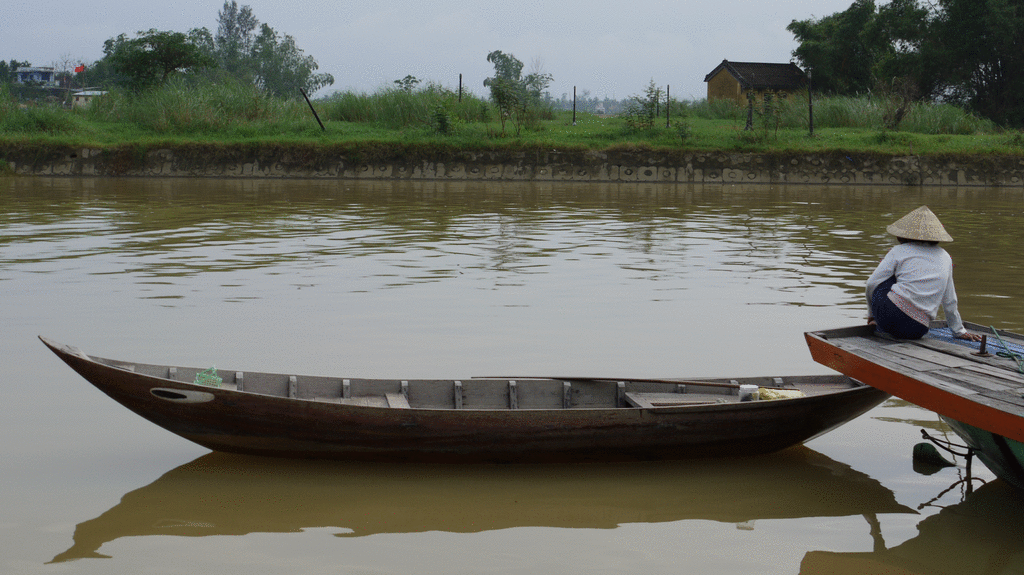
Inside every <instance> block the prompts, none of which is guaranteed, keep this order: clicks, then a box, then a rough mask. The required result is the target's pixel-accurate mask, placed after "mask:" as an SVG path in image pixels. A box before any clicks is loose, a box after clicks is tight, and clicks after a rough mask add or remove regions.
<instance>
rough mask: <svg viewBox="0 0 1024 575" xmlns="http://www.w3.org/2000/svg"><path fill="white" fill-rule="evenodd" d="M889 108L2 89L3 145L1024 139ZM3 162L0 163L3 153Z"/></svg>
mask: <svg viewBox="0 0 1024 575" xmlns="http://www.w3.org/2000/svg"><path fill="white" fill-rule="evenodd" d="M887 106H890V107H891V104H889V103H887V102H886V101H884V100H881V99H870V98H866V97H864V98H815V109H814V110H815V115H814V117H815V131H814V137H810V136H809V135H808V122H807V100H806V98H801V97H794V98H792V99H790V100H787V101H780V102H779V103H778V106H777V107H776V111H775V112H772V113H767V114H766V113H763V111H761V110H758V111H757V113H755V114H754V119H753V124H754V129H752V130H745V129H744V127H745V125H746V120H747V109H746V108H745V107H741V106H736V105H735V104H732V103H731V102H726V101H712V102H708V101H703V100H702V101H698V102H675V103H674V105H673V109H672V118H671V122H672V125H671V126H668V127H666V126H665V119H664V116H662V118H660V119H659V120H657V121H656V122H655V127H654V128H652V129H649V130H644V131H639V132H638V131H631V130H630V129H629V128H628V126H627V125H626V122H625V121H624V120H623V119H622V118H619V117H614V116H609V117H606V116H596V115H592V114H587V113H577V114H576V122H575V123H573V121H572V113H571V112H568V111H557V112H556V111H551V110H542V112H543V113H542V114H539V115H538V118H539V119H538V120H536V121H534V122H532V123H531V124H530V125H529V126H527V127H526V128H524V129H523V130H522V132H521V133H520V134H519V135H518V136H514V137H513V136H510V135H506V136H502V133H501V126H500V123H499V122H498V118H497V110H496V109H495V108H494V106H492V105H491V104H490V103H489V102H488V101H487V100H485V99H483V98H480V97H478V96H476V95H473V94H464V95H463V98H462V101H461V102H460V101H459V99H458V96H457V94H454V93H453V92H452V91H450V90H448V89H446V88H443V87H440V86H437V85H433V84H430V85H428V86H426V87H425V88H422V89H419V90H415V91H412V92H407V91H403V90H398V89H384V90H380V91H378V92H376V93H373V94H360V93H351V92H348V93H336V94H334V95H332V96H329V97H327V98H322V99H319V100H317V101H315V102H314V107H315V109H316V111H317V114H318V115H319V117H320V119H321V120H322V121H323V122H324V125H325V127H326V130H321V129H320V126H319V125H318V124H317V122H316V120H315V119H314V117H313V114H312V113H311V111H310V109H309V107H308V105H307V104H306V102H305V101H304V100H303V99H301V98H299V99H291V100H282V99H277V98H271V97H268V96H266V95H265V94H263V93H261V92H259V91H258V90H256V89H254V88H252V87H250V86H244V85H236V84H230V83H228V84H219V85H214V84H205V85H198V86H196V85H187V84H184V83H172V84H169V85H167V86H165V87H163V88H161V89H159V90H155V91H152V92H147V93H144V94H141V95H133V94H130V93H121V92H113V93H111V94H109V95H108V96H106V97H104V98H102V99H99V100H97V101H95V102H94V104H93V106H92V107H91V108H89V109H87V110H67V109H64V108H61V107H59V106H52V105H27V106H26V105H23V104H18V103H15V102H14V101H13V100H12V99H11V97H10V95H9V94H8V93H7V92H6V91H4V90H3V88H2V87H0V144H3V145H4V147H6V148H8V149H11V148H12V147H13V148H18V147H20V146H33V147H38V146H43V147H45V146H72V147H124V146H136V147H139V148H152V147H156V146H161V145H172V146H190V145H195V146H212V145H226V146H233V147H236V148H237V147H238V146H239V145H241V146H264V147H266V146H282V145H284V146H306V147H308V146H314V147H315V146H320V147H327V148H332V147H334V148H337V147H339V146H340V147H343V148H345V149H354V148H355V147H358V146H363V147H370V148H373V147H374V146H383V147H384V148H388V149H392V150H394V149H400V148H403V147H404V149H410V150H411V149H419V150H423V149H429V148H438V149H452V150H494V149H504V150H513V151H514V150H516V149H519V148H522V149H534V150H536V149H543V148H552V149H563V150H615V149H618V150H645V149H652V150H656V149H664V150H672V151H675V152H679V151H701V152H703V151H707V152H713V151H725V152H784V153H792V152H797V153H803V152H808V153H814V152H837V151H839V152H848V153H859V152H870V153H880V154H890V155H892V154H895V155H908V154H917V155H927V154H952V155H974V154H1003V155H1022V154H1024V135H1022V134H1021V133H1020V132H1006V131H1003V130H1000V129H999V128H998V127H996V126H995V125H993V124H992V123H991V122H987V121H985V120H981V119H979V118H977V117H975V116H972V115H970V114H967V113H966V112H964V111H962V110H960V109H959V108H956V107H954V106H950V105H927V104H914V105H913V106H911V107H910V109H909V111H908V112H907V115H906V117H905V118H904V120H903V121H902V123H901V124H900V126H899V130H898V131H895V130H886V129H883V126H884V121H883V118H884V115H885V113H886V110H887V109H888V108H887ZM0 159H2V158H0Z"/></svg>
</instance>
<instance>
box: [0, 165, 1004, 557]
mask: <svg viewBox="0 0 1024 575" xmlns="http://www.w3.org/2000/svg"><path fill="white" fill-rule="evenodd" d="M922 204H926V205H928V206H930V207H931V208H932V209H933V210H934V211H935V212H936V213H937V214H938V215H939V217H940V218H942V220H943V222H944V223H945V224H946V227H947V229H948V230H949V232H950V233H951V234H952V235H953V236H954V238H955V239H956V241H955V242H953V243H952V244H949V245H948V248H947V249H948V251H949V252H950V253H951V255H952V256H953V258H954V261H955V263H956V284H957V289H958V293H959V296H960V309H961V312H962V315H963V316H964V317H965V318H966V319H968V320H971V321H975V322H977V323H982V324H986V325H994V326H996V327H999V328H1005V329H1011V330H1014V331H1021V330H1024V299H1022V288H1021V286H1022V285H1024V270H1022V266H1021V264H1020V256H1019V246H1020V245H1021V237H1022V234H1021V231H1020V230H1021V226H1020V222H1021V214H1022V211H1024V198H1022V193H1021V192H1019V191H1016V192H1015V191H1012V190H1007V189H981V188H971V189H966V190H957V189H950V188H944V189H928V188H869V187H839V186H832V187H814V186H792V187H770V186H752V187H740V186H696V187H694V186H678V185H639V184H631V185H614V184H595V185H592V184H530V183H493V182H465V183H451V182H417V183H410V182H343V181H305V180H280V181H266V180H263V181H261V180H219V179H88V178H78V179H60V178H0V325H2V326H3V328H2V329H0V365H2V371H0V373H2V377H3V383H4V392H5V393H4V397H3V407H2V410H3V417H2V418H0V435H2V437H4V442H3V444H2V447H0V487H2V489H3V491H2V492H3V494H4V495H3V496H2V498H0V572H2V573H65V572H71V573H180V572H195V571H203V572H216V573H247V574H248V573H275V572H290V573H321V572H325V571H329V572H341V573H386V574H391V573H418V574H422V573H446V574H449V573H588V574H589V573H640V572H643V573H679V572H694V573H698V572H699V573H866V572H872V570H873V569H874V570H876V571H877V570H878V569H879V568H880V567H879V566H885V568H887V569H890V570H891V569H897V570H898V569H903V571H900V572H920V573H972V572H978V573H982V572H985V573H1010V572H1019V571H1020V570H1021V569H1022V567H1024V537H1022V536H1021V535H1022V534H1021V533H1020V531H1021V527H1020V526H1021V525H1022V524H1024V521H1022V520H1024V498H1022V496H1021V495H1020V494H1019V493H1017V492H1015V491H1013V490H1011V489H1008V488H1007V487H1006V486H1005V485H1003V484H1002V482H1000V481H997V480H993V477H992V475H991V473H989V472H988V471H987V470H985V469H984V468H983V467H982V466H981V465H980V464H979V463H978V462H975V463H974V466H973V467H974V469H973V470H974V472H975V473H974V477H975V480H974V482H973V483H974V486H975V492H974V493H972V494H971V495H970V496H966V493H965V488H964V484H962V483H960V484H957V482H958V481H959V480H961V479H963V477H964V473H965V470H964V467H963V463H964V462H963V461H962V460H959V459H958V460H957V462H958V463H959V466H957V467H951V468H946V469H942V470H938V471H934V470H915V469H914V466H913V464H912V462H911V458H910V454H911V450H912V448H913V445H914V444H915V443H917V442H918V441H920V430H921V429H922V428H924V429H928V430H930V432H932V433H938V434H941V433H942V430H943V428H942V425H941V424H940V423H939V422H938V421H937V418H936V416H935V415H934V414H933V413H931V412H928V411H925V410H922V409H920V408H918V407H916V406H913V405H909V404H906V403H904V402H901V401H898V400H890V401H889V402H886V403H885V404H883V405H882V406H880V407H878V408H876V409H875V410H873V411H871V412H869V413H868V414H866V415H865V416H862V417H861V418H858V419H857V420H855V421H853V422H851V423H849V424H847V425H846V426H844V427H842V428H840V429H838V430H836V431H834V432H832V433H830V434H827V435H825V436H823V437H820V438H817V439H815V440H813V441H811V442H809V443H808V444H807V445H806V446H805V447H800V448H795V449H791V450H787V451H784V452H781V453H778V454H774V455H769V456H762V457H753V458H733V457H725V458H721V459H706V460H686V461H676V462H656V463H648V464H630V465H623V464H607V465H605V464H586V465H569V466H557V465H505V466H443V465H382V464H375V465H371V464H358V463H339V462H334V463H327V462H316V461H287V460H273V459H263V458H253V457H242V456H234V455H225V454H217V453H210V452H208V451H207V450H205V449H203V448H201V447H198V446H196V445H193V444H191V443H188V442H187V441H185V440H182V439H180V438H178V437H176V436H173V435H171V434H169V433H167V432H165V431H163V430H161V429H159V428H157V427H155V426H153V425H152V424H150V423H148V422H146V421H145V420H143V419H142V418H140V417H138V416H136V415H134V414H133V413H130V412H129V411H127V410H126V409H124V408H122V407H120V406H119V405H117V404H115V403H114V402H113V401H112V400H110V399H108V398H106V397H105V396H103V395H102V394H101V393H99V392H98V391H96V390H95V389H93V388H92V387H91V386H89V385H88V384H87V383H86V382H85V381H84V380H82V379H81V378H79V377H78V376H77V375H75V374H74V373H72V372H71V371H70V370H69V369H67V368H66V367H65V366H63V364H60V363H59V362H58V361H57V360H56V358H55V357H53V356H52V355H50V354H49V352H47V351H46V350H45V349H44V348H43V346H42V345H41V344H40V343H39V341H38V340H37V339H36V336H37V335H45V336H47V337H51V338H53V339H56V340H58V341H61V342H65V343H69V344H73V345H76V346H79V347H81V348H82V349H83V350H85V351H86V352H87V353H94V354H97V355H100V356H106V357H116V358H122V359H126V360H135V361H144V362H148V363H168V364H178V365H196V366H216V365H223V366H240V367H243V368H246V369H249V370H254V371H278V372H287V373H292V372H298V373H307V374H320V375H350V376H352V377H409V378H414V377H446V378H457V377H472V376H478V375H521V376H528V375H558V376H568V375H581V376H609V377H628V376H632V377H668V376H677V377H702V376H708V377H711V376H716V377H718V376H724V377H729V376H745V375H792V374H809V373H810V374H813V373H828V371H827V370H826V369H825V368H823V367H821V366H819V365H817V364H815V363H814V362H812V361H811V359H810V356H809V353H808V352H807V350H806V347H805V345H804V342H803V337H802V333H803V332H804V331H807V330H813V329H819V328H827V327H838V326H843V325H849V324H855V323H861V322H862V321H863V318H864V311H863V282H864V279H865V278H866V276H867V275H868V274H869V273H870V271H871V269H872V268H873V267H874V265H875V263H877V261H878V260H879V259H880V258H881V257H882V255H883V254H884V253H885V250H886V249H887V248H888V246H889V245H891V242H892V240H891V238H889V237H888V236H886V235H885V232H884V227H885V225H887V224H888V223H891V222H892V221H894V220H895V219H897V218H898V217H900V216H902V215H903V214H904V213H906V212H908V211H910V210H911V209H913V208H915V207H917V206H919V205H922ZM724 455H728V454H724ZM923 471H934V472H933V473H930V474H929V473H924V472H923ZM983 481H984V482H987V483H986V484H984V485H983V484H982V482H983Z"/></svg>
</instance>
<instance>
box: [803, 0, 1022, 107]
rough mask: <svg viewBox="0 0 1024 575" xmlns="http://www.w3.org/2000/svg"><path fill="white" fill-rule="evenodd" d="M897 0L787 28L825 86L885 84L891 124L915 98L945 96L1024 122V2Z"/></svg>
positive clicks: (840, 89) (851, 90)
mask: <svg viewBox="0 0 1024 575" xmlns="http://www.w3.org/2000/svg"><path fill="white" fill-rule="evenodd" d="M920 1H921V0H891V1H890V2H889V3H888V4H886V5H883V6H881V7H879V8H878V9H877V10H875V6H874V3H873V1H872V0H855V1H854V2H853V4H852V5H851V6H850V8H848V9H847V10H845V11H843V12H838V13H836V14H832V15H831V16H826V17H824V18H821V19H818V20H814V19H811V20H803V21H793V22H792V23H791V24H790V25H789V26H788V27H787V29H788V30H789V31H790V32H792V33H793V35H794V36H795V37H796V39H797V41H798V42H800V45H799V46H798V47H797V49H796V50H794V51H793V56H794V57H795V58H797V60H799V61H800V62H801V64H802V65H803V66H804V67H810V68H812V69H813V72H814V84H815V86H816V87H817V88H818V89H820V90H823V91H826V92H834V93H838V94H856V93H861V92H867V91H869V90H873V89H876V88H877V89H878V90H880V92H881V94H882V95H883V96H884V97H888V98H890V99H893V98H895V101H896V104H895V108H894V114H893V116H892V118H891V120H892V121H891V122H890V124H891V125H894V126H895V125H898V124H899V120H900V118H901V115H900V110H901V109H903V110H905V109H906V107H907V101H908V99H911V98H925V99H943V100H946V101H951V102H955V103H958V104H961V105H963V106H966V107H968V108H970V109H971V110H973V111H975V112H977V113H978V114H980V115H982V116H984V117H986V118H989V119H991V120H993V121H995V122H997V123H1000V124H1004V125H1011V126H1024V98H1021V94H1024V49H1022V48H1021V47H1022V46H1024V0H929V1H928V3H927V4H926V5H922V4H920V3H919V2H920Z"/></svg>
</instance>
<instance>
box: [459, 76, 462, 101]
mask: <svg viewBox="0 0 1024 575" xmlns="http://www.w3.org/2000/svg"><path fill="white" fill-rule="evenodd" d="M459 103H460V104H461V103H462V74H459Z"/></svg>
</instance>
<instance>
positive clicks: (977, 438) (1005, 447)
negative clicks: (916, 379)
mask: <svg viewBox="0 0 1024 575" xmlns="http://www.w3.org/2000/svg"><path fill="white" fill-rule="evenodd" d="M940 417H941V418H942V420H943V421H945V422H946V424H948V425H949V427H950V428H951V429H952V430H953V432H954V433H956V434H957V435H958V436H960V438H961V439H963V440H964V443H966V444H967V445H968V446H969V447H970V448H972V449H973V450H974V454H975V455H977V456H978V459H980V460H981V462H982V463H984V464H985V467H988V468H989V470H991V471H992V473H995V474H996V475H997V476H998V477H999V478H1001V479H1002V480H1003V481H1006V482H1007V483H1009V484H1011V485H1013V486H1014V487H1017V488H1018V489H1024V443H1021V442H1019V441H1016V440H1013V439H1007V438H1005V437H1003V436H1002V435H997V434H995V433H992V432H991V431H985V430H984V429H980V428H978V427H974V426H973V425H968V424H966V423H963V422H961V421H957V420H955V419H951V418H948V417H942V416H940Z"/></svg>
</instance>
